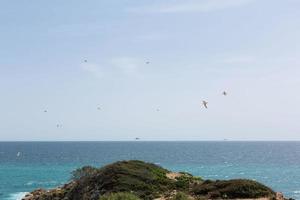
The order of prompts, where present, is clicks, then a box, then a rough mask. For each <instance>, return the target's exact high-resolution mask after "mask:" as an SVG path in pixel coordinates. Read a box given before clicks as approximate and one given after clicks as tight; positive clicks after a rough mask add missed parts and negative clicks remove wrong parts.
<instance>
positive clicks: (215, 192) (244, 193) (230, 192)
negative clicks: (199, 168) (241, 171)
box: [193, 179, 275, 199]
mask: <svg viewBox="0 0 300 200" xmlns="http://www.w3.org/2000/svg"><path fill="white" fill-rule="evenodd" d="M193 193H194V194H195V195H197V196H207V197H209V198H214V199H216V198H223V199H234V198H259V197H275V192H274V191H273V190H271V189H270V188H268V187H266V186H264V185H262V184H260V183H258V182H256V181H252V180H246V179H236V180H228V181H205V182H203V183H202V184H199V185H195V186H194V188H193Z"/></svg>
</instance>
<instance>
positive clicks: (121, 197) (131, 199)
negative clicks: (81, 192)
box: [99, 192, 141, 200]
mask: <svg viewBox="0 0 300 200" xmlns="http://www.w3.org/2000/svg"><path fill="white" fill-rule="evenodd" d="M99 200H141V199H140V198H138V197H137V196H135V195H134V194H131V193H126V192H119V193H112V194H109V195H105V196H102V197H100V199H99Z"/></svg>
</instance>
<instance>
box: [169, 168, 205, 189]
mask: <svg viewBox="0 0 300 200" xmlns="http://www.w3.org/2000/svg"><path fill="white" fill-rule="evenodd" d="M180 174H181V176H179V177H176V180H177V181H176V182H175V185H176V188H177V189H180V190H186V191H188V190H189V189H190V186H191V185H193V184H199V183H201V182H203V180H202V179H201V178H200V177H196V176H193V175H191V174H189V173H186V172H180Z"/></svg>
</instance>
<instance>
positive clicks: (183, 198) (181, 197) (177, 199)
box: [172, 192, 190, 200]
mask: <svg viewBox="0 0 300 200" xmlns="http://www.w3.org/2000/svg"><path fill="white" fill-rule="evenodd" d="M172 200H190V199H189V197H188V195H186V194H185V193H183V192H178V193H177V194H176V195H175V196H174V197H173V198H172Z"/></svg>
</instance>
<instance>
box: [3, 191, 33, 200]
mask: <svg viewBox="0 0 300 200" xmlns="http://www.w3.org/2000/svg"><path fill="white" fill-rule="evenodd" d="M26 194H28V192H18V193H14V194H11V195H9V197H8V199H7V200H21V199H22V198H23V197H25V195H26Z"/></svg>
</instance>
